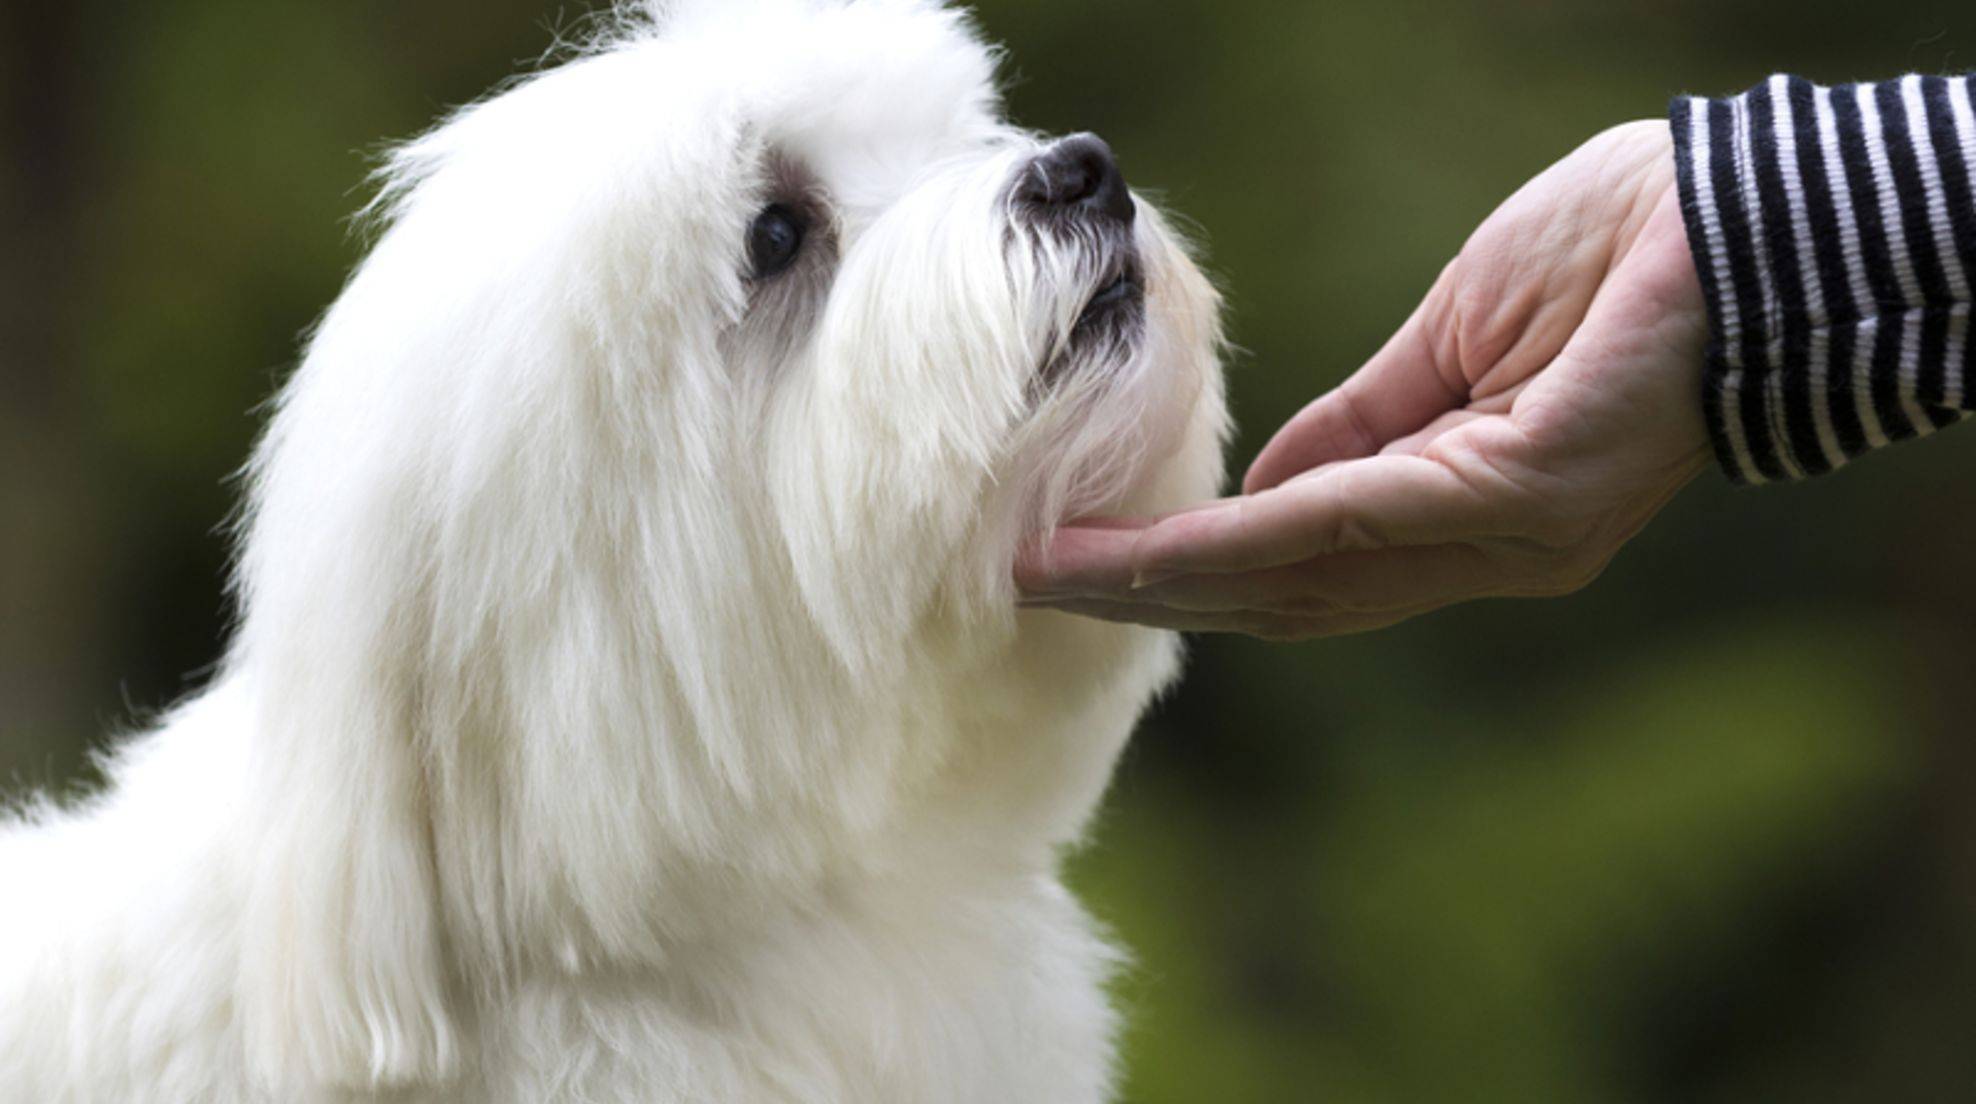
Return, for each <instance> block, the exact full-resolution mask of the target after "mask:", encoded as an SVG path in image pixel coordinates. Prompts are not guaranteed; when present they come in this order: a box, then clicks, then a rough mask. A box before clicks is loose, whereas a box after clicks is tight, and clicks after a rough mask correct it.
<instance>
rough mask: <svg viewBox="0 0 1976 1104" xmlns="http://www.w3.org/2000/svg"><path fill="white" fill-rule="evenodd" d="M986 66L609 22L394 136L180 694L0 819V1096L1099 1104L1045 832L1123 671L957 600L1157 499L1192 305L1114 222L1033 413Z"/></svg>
mask: <svg viewBox="0 0 1976 1104" xmlns="http://www.w3.org/2000/svg"><path fill="white" fill-rule="evenodd" d="M992 70H993V59H992V55H991V53H990V52H989V51H988V50H987V49H986V48H984V46H983V45H982V44H981V43H980V41H979V40H978V39H977V37H976V36H975V34H974V33H973V31H972V29H971V27H970V25H969V24H968V22H967V21H966V20H965V19H964V17H962V16H961V15H959V14H957V13H955V12H952V11H949V10H946V9H944V8H943V7H941V6H939V5H937V4H935V3H933V2H931V0H855V2H848V3H847V2H842V0H836V2H833V0H728V2H721V0H712V2H704V3H688V4H684V5H668V6H665V7H663V8H660V9H654V10H632V11H626V12H622V13H620V14H619V15H618V16H617V17H616V19H615V23H614V26H613V27H612V29H611V30H610V31H609V32H608V33H607V34H606V35H605V36H604V37H603V40H602V41H600V42H599V43H597V44H596V45H594V46H592V47H590V48H588V49H586V50H583V51H581V52H580V53H578V54H577V55H576V56H574V57H573V58H571V59H570V60H568V61H567V62H566V63H564V64H562V65H560V66H558V67H556V68H553V69H551V70H548V71H546V72H543V73H541V74H539V75H536V76H533V77H530V78H528V79H527V80H525V81H522V82H520V83H518V84H516V85H514V86H512V87H510V88H508V89H507V90H505V91H503V92H501V93H500V94H499V95H497V96H495V97H493V98H491V99H488V100H486V101H484V102H482V103H479V104H476V105H474V106H472V107H469V108H467V109H465V110H462V111H460V112H458V113H457V114H456V115H455V116H454V117H452V118H451V119H450V120H448V121H447V122H445V123H444V124H443V125H442V126H440V127H439V128H438V129H436V130H434V131H433V132H431V133H430V134H427V135H426V136H424V137H422V138H420V139H418V140H416V141H414V142H412V143H410V144H409V145H407V146H404V147H403V148H401V149H400V150H399V151H398V152H397V153H396V155H395V156H394V158H393V159H392V161H391V162H390V164H389V166H388V167H387V169H386V174H385V181H384V188H383V194H382V197H381V199H380V201H379V205H378V209H377V211H376V212H375V214H376V216H377V218H378V219H379V220H380V222H381V224H382V231H381V234H380V236H379V239H378V241H377V243H376V245H375V248H374V249H373V251H372V252H371V254H370V256H369V258H368V259H367V260H365V261H364V263H363V264H362V266H361V267H360V268H359V269H358V270H357V272H356V273H355V275H354V276H353V277H352V279H351V280H350V283H349V285H348V287H347V288H346V289H345V291H344V292H343V294H342V296H341V297H340V298H339V299H338V300H337V302H336V304H335V305H334V306H333V307H332V308H331V309H330V311H329V312H328V314H327V315H326V316H325V317H324V319H323V320H322V323H321V326H320V328H319V330H318V331H317V332H316V334H315V335H314V337H313V339H312V340H311V342H310V344H309V348H308V353H307V356H306V358H305V360H304V362H303V364H302V365H301V367H300V369H299V370H298V371H297V372H296V374H295V376H294V378H293V379H292V380H291V381H290V382H289V383H288V385H287V386H286V388H285V389H284V390H283V392H282V395H281V399H280V403H279V406H278V409H277V411H276V413H275V415H274V417H273V421H272V424H271V425H270V426H269V428H268V431H267V435H266V438H265V440H264V441H263V442H262V443H261V446H260V448H259V450H258V451H257V453H256V455H255V458H254V461H253V463H252V465H251V469H250V470H251V477H252V478H251V493H250V496H249V506H248V509H247V511H246V518H245V523H244V525H243V527H242V532H243V539H242V545H241V555H240V563H239V570H238V579H237V590H238V599H239V603H240V608H241V611H242V618H241V623H240V626H239V630H238V633H237V635H236V636H235V639H234V640H233V642H232V644H231V645H230V647H229V649H228V652H227V655H226V659H225V662H224V664H223V665H222V668H221V670H220V672H219V674H218V675H217V676H216V677H215V679H214V681H213V682H212V684H211V685H210V686H209V687H208V688H207V689H206V690H205V691H203V692H202V693H200V694H199V695H198V696H197V697H196V698H194V699H193V700H191V701H189V702H187V703H186V704H184V705H183V706H181V707H180V708H179V709H177V710H176V711H175V712H174V713H172V714H171V715H170V716H169V717H167V718H166V719H165V720H164V722H163V723H162V724H161V725H159V726H158V727H157V728H156V730H155V731H152V732H149V733H147V734H144V735H142V736H139V737H137V738H135V739H132V740H130V741H128V742H127V743H125V744H124V745H123V746H122V748H121V749H120V750H119V751H118V752H117V753H116V754H115V755H114V757H113V758H112V760H111V761H110V763H109V764H108V769H109V774H110V777H111V785H110V786H109V787H108V788H107V789H106V791H105V792H104V793H102V794H101V795H99V796H97V797H96V798H94V799H92V800H90V801H88V802H86V803H84V804H82V805H81V806H80V807H78V808H74V809H69V810H61V809H56V808H52V807H48V806H46V805H42V806H31V807H29V808H28V809H27V810H26V811H25V812H24V813H23V814H22V815H21V816H20V817H18V818H17V820H16V822H15V823H13V824H12V825H10V826H7V827H4V828H3V829H0V887H4V891H3V892H4V895H5V901H6V903H5V905H4V906H0V1099H3V1100H5V1101H9V1102H12V1101H22V1102H28V1101H32V1102H35V1104H51V1102H57V1101H106V1102H108V1101H114V1102H143V1101H168V1102H186V1101H200V1102H208V1101H211V1102H227V1101H282V1102H287V1101H307V1100H392V1101H475V1102H484V1101H494V1102H505V1101H514V1102H522V1101H548V1100H559V1101H560V1100H584V1101H632V1100H636V1101H647V1102H650V1101H677V1102H687V1101H703V1102H753V1101H790V1102H797V1101H800V1102H804V1104H819V1102H843V1104H869V1102H901V1104H905V1102H914V1104H918V1102H927V1101H981V1102H984V1104H986V1102H995V1104H1003V1102H1009V1101H1097V1100H1101V1099H1104V1098H1106V1097H1107V1095H1108V1092H1109V1086H1110V1080H1111V1069H1110V1064H1109V1063H1110V1045H1111V1044H1110V1036H1111V1033H1112V1029H1113V1018H1112V1015H1111V1013H1110V1012H1109V1010H1108V1008H1107V1004H1106V1000H1105V996H1104V993H1103V986H1104V982H1105V978H1106V974H1107V969H1108V965H1109V963H1110V962H1111V961H1112V952H1110V951H1109V950H1108V949H1107V947H1106V945H1105V943H1104V941H1103V939H1102V937H1101V935H1100V933H1099V932H1098V931H1097V929H1096V928H1095V926H1094V925H1093V923H1092V922H1091V921H1090V919H1089V918H1087V917H1086V916H1085V914H1084V913H1083V912H1082V911H1081V910H1080V909H1079V907H1078V905H1077V903H1076V902H1075V901H1074V900H1073V899H1072V898H1071V897H1070V896H1069V895H1068V894H1067V893H1066V892H1065V890H1064V888H1063V886H1062V885H1061V883H1060V882H1059V880H1058V875H1057V863H1058V855H1059V852H1060V850H1061V849H1062V848H1063V847H1064V846H1065V845H1066V844H1068V843H1070V842H1072V841H1074V840H1075V839H1076V838H1077V837H1078V835H1079V834H1080V832H1081V831H1082V830H1083V828H1084V826H1085V823H1086V821H1087V820H1088V818H1089V817H1090V814H1091V812H1092V809H1093V807H1094V806H1095V804H1096V803H1097V801H1098V799H1099V796H1100V794H1101V792H1102V790H1103V788H1104V785H1105V781H1106V778H1107V776H1108V774H1109V772H1110V769H1111V766H1112V764H1113V761H1114V759H1115V758H1116V756H1117V754H1118V752H1119V750H1120V747H1121V745H1122V744H1123V743H1124V741H1125V738H1126V736H1127V733H1128V731H1129V730H1130V729H1131V727H1132V725H1133V722H1134V720H1135V718H1136V716H1137V715H1138V713H1139V712H1140V710H1141V709H1142V708H1143V706H1144V705H1145V703H1146V702H1147V700H1148V698H1149V697H1150V696H1151V695H1152V694H1153V693H1155V692H1156V690H1157V689H1158V688H1159V687H1160V686H1161V685H1162V684H1163V683H1165V682H1166V681H1167V680H1168V679H1169V678H1170V677H1171V676H1172V675H1173V673H1174V671H1175V669H1176V665H1177V656H1178V652H1177V647H1176V642H1175V640H1174V639H1173V638H1172V637H1171V636H1169V635H1167V634H1162V633H1155V632H1151V631H1147V630H1140V629H1132V628H1123V627H1117V626H1109V625H1101V624H1097V623H1085V622H1081V621H1074V620H1072V619H1069V618H1064V617H1060V616H1058V615H1054V614H1046V613H1018V612H1016V610H1015V608H1014V604H1013V597H1014V596H1013V593H1012V589H1011V586H1010V583H1009V582H1008V574H1009V567H1010V564H1011V562H1012V560H1013V557H1014V554H1015V550H1016V547H1017V544H1018V542H1019V541H1020V540H1021V539H1022V538H1023V536H1024V535H1025V534H1026V533H1030V532H1033V531H1035V530H1037V529H1038V528H1042V527H1047V526H1049V525H1051V524H1054V523H1055V522H1057V521H1060V520H1062V519H1063V518H1065V517H1067V516H1070V515H1073V514H1076V513H1081V512H1087V511H1117V510H1123V511H1150V510H1156V509H1164V508H1170V507H1174V506H1178V505H1180V504H1183V503H1185V502H1187V501H1190V500H1194V499H1198V498H1201V497H1204V496H1206V495H1209V494H1211V493H1213V491H1214V490H1215V487H1216V484H1217V482H1218V481H1219V478H1220V460H1219V449H1220V439H1221V436H1222V433H1223V420H1224V415H1223V407H1222V399H1221V384H1220V376H1219V368H1218V365H1217V357H1218V351H1219V350H1218V335H1217V321H1216V312H1217V304H1216V300H1215V297H1214V295H1213V293H1212V291H1211V290H1210V288H1209V287H1208V286H1207V284H1206V283H1205V282H1204V281H1203V280H1202V278H1201V277H1200V275H1199V274H1198V272H1197V271H1196V270H1195V269H1194V267H1193V265H1192V264H1191V263H1190V261H1189V260H1188V258H1187V256H1186V254H1185V252H1184V250H1183V249H1182V247H1181V246H1180V245H1179V244H1178V242H1177V240H1176V238H1175V237H1174V236H1173V235H1172V234H1171V233H1170V232H1169V231H1168V230H1167V229H1166V228H1165V227H1164V225H1163V224H1162V222H1161V220H1160V219H1159V216H1158V215H1157V213H1156V212H1154V211H1152V210H1151V209H1150V208H1148V207H1146V206H1144V205H1143V204H1142V205H1141V215H1140V218H1139V219H1138V221H1137V224H1136V229H1135V231H1134V241H1135V244H1136V248H1137V250H1138V252H1139V255H1140V257H1141V260H1142V262H1143V265H1144V269H1145V273H1146V287H1147V303H1146V319H1145V325H1144V328H1143V331H1142V332H1141V333H1140V334H1139V336H1138V337H1137V338H1136V339H1134V340H1131V341H1129V342H1123V343H1119V344H1115V345H1112V346H1107V347H1103V348H1099V349H1096V350H1095V351H1088V352H1086V353H1083V354H1080V355H1076V356H1073V357H1072V359H1073V360H1074V361H1076V362H1075V363H1071V364H1069V365H1068V367H1067V368H1066V369H1065V370H1064V371H1063V372H1062V373H1060V374H1059V375H1058V376H1057V377H1056V378H1057V379H1058V381H1059V382H1058V383H1057V384H1056V385H1055V386H1053V387H1044V386H1039V383H1038V380H1039V372H1040V370H1041V368H1042V366H1043V365H1044V364H1045V363H1047V362H1050V361H1051V360H1052V358H1061V357H1065V356H1070V355H1071V352H1070V351H1069V349H1070V347H1069V346H1067V345H1066V344H1065V340H1066V338H1065V335H1066V333H1067V331H1068V328H1069V325H1070V322H1071V320H1072V319H1073V318H1074V317H1075V316H1076V314H1077V311H1078V310H1079V308H1080V306H1081V305H1082V303H1083V302H1084V301H1086V300H1087V299H1089V297H1090V296H1091V294H1092V293H1093V291H1094V290H1095V288H1096V286H1097V282H1098V280H1099V279H1100V273H1099V271H1098V267H1097V263H1096V261H1095V260H1094V258H1093V256H1092V255H1091V253H1090V251H1089V250H1087V249H1085V248H1083V247H1082V246H1081V245H1080V243H1079V242H1077V241H1074V240H1071V241H1058V240H1056V239H1053V238H1048V237H1047V236H1043V237H1038V236H1036V235H1030V234H1024V233H1021V232H1015V230H1016V228H1013V227H1012V223H1011V218H1012V217H1013V216H1012V214H1011V206H1010V203H1009V202H1008V199H1007V196H1008V189H1009V185H1010V182H1011V181H1012V180H1013V179H1014V178H1015V176H1016V174H1018V173H1020V172H1021V171H1023V169H1024V167H1025V166H1026V165H1027V163H1028V162H1029V160H1030V159H1031V158H1033V156H1034V155H1035V154H1036V152H1037V151H1038V150H1039V149H1040V148H1042V146H1041V142H1040V140H1039V139H1037V138H1035V137H1033V136H1031V135H1028V134H1025V133H1023V132H1020V131H1017V130H1015V129H1013V128H1011V127H1009V126H1008V125H1007V124H1005V123H1003V122H1002V121H1001V120H1000V118H999V116H998V107H997V102H996V98H995V94H994V91H993V84H992V80H993V71H992ZM791 173H793V174H795V175H796V176H797V177H798V178H800V179H801V180H803V181H805V182H806V186H807V187H809V188H810V189H811V191H812V192H813V193H814V194H816V195H817V196H819V197H821V200H822V202H823V204H824V205H825V209H826V210H827V211H828V212H829V216H830V219H829V221H830V223H831V226H830V227H829V228H828V234H827V243H826V237H822V236H819V235H818V234H816V233H813V235H812V237H813V239H814V240H813V242H812V245H814V246H816V248H814V249H812V248H810V247H807V246H806V256H805V259H804V261H802V262H799V264H814V267H812V268H810V269H807V270H804V271H803V272H800V273H799V272H794V271H792V273H791V274H790V278H791V279H795V280H798V281H807V282H806V283H805V282H798V283H792V284H787V285H786V286H784V287H783V288H782V290H780V291H765V290H763V289H762V288H760V287H752V286H751V285H750V282H749V281H748V280H747V279H746V269H747V264H746V259H745V258H746V247H745V234H746V230H747V227H748V226H749V224H750V222H751V220H752V219H753V217H754V215H755V212H756V211H757V210H758V209H759V208H760V207H761V205H762V203H763V198H764V196H765V195H768V194H770V193H771V192H772V191H773V190H774V189H775V188H776V187H779V186H780V185H779V184H778V182H777V181H778V174H783V175H788V174H791ZM826 244H827V245H828V247H827V248H826ZM810 254H815V255H814V256H811V255H810ZM778 296H780V298H778Z"/></svg>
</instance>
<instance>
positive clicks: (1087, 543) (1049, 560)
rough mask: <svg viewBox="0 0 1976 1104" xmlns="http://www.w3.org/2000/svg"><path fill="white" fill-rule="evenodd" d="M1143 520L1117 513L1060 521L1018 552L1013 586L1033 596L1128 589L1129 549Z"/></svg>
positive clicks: (1144, 523) (1129, 573)
mask: <svg viewBox="0 0 1976 1104" xmlns="http://www.w3.org/2000/svg"><path fill="white" fill-rule="evenodd" d="M1146 524H1147V523H1146V522H1144V521H1139V522H1128V521H1127V520H1126V519H1122V518H1121V519H1101V520H1100V521H1099V522H1098V523H1096V524H1093V523H1088V522H1079V523H1078V524H1076V525H1066V526H1063V527H1062V528H1059V529H1058V530H1057V531H1056V532H1055V533H1054V534H1051V536H1050V537H1049V538H1048V540H1047V541H1045V542H1044V543H1042V544H1041V545H1032V546H1030V547H1028V548H1027V549H1025V550H1024V551H1023V553H1022V554H1021V555H1020V556H1018V557H1017V559H1016V563H1015V585H1016V587H1017V589H1019V590H1021V591H1022V592H1023V593H1025V594H1032V595H1050V594H1084V593H1092V592H1100V591H1110V590H1119V591H1123V590H1128V589H1130V588H1131V585H1132V549H1133V546H1134V545H1136V544H1137V543H1138V540H1139V534H1140V533H1141V532H1142V531H1143V529H1142V528H1141V527H1143V526H1144V525H1146Z"/></svg>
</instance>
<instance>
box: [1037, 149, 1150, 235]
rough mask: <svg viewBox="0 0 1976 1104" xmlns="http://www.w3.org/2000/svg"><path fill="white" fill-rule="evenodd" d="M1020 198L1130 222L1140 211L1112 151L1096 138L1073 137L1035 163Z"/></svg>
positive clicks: (1063, 209) (1062, 208)
mask: <svg viewBox="0 0 1976 1104" xmlns="http://www.w3.org/2000/svg"><path fill="white" fill-rule="evenodd" d="M1017 195H1018V197H1019V198H1021V200H1022V201H1023V202H1024V203H1027V204H1029V205H1031V206H1033V207H1036V208H1043V209H1055V210H1061V211H1077V212H1087V213H1089V214H1091V215H1093V216H1096V217H1100V218H1105V219H1110V220H1112V221H1115V222H1118V223H1121V224H1128V225H1129V224H1130V223H1131V222H1132V215H1133V213H1134V210H1135V208H1134V207H1133V203H1132V193H1131V192H1129V191H1127V190H1126V188H1125V175H1124V174H1123V173H1121V172H1119V171H1118V161H1117V160H1116V159H1115V158H1113V157H1112V151H1111V147H1110V146H1108V145H1105V140H1104V139H1103V138H1100V137H1098V136H1097V135H1095V134H1073V135H1071V136H1070V137H1068V138H1065V139H1063V140H1062V141H1060V142H1058V143H1057V144H1056V145H1054V146H1051V147H1050V148H1049V149H1047V150H1045V151H1043V153H1042V154H1041V155H1040V156H1038V157H1037V158H1036V160H1034V161H1032V162H1030V165H1029V168H1028V170H1027V171H1025V172H1024V173H1023V180H1022V184H1021V185H1020V186H1019V187H1018V189H1017Z"/></svg>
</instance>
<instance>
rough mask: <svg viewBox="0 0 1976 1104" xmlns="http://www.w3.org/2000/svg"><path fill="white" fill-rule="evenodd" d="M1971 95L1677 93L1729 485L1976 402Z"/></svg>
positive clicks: (1800, 467)
mask: <svg viewBox="0 0 1976 1104" xmlns="http://www.w3.org/2000/svg"><path fill="white" fill-rule="evenodd" d="M1972 91H1973V90H1972V88H1971V78H1968V77H1953V78H1945V77H1920V76H1909V77H1903V78H1901V79H1899V80H1892V81H1885V82H1882V83H1878V84H1854V85H1839V86H1836V87H1829V88H1828V87H1824V86H1820V85H1814V84H1812V83H1810V82H1809V81H1805V80H1800V79H1798V78H1796V77H1787V76H1776V77H1772V78H1770V79H1769V80H1768V81H1765V82H1764V83H1763V84H1760V85H1758V86H1757V87H1755V88H1753V89H1751V90H1750V91H1748V92H1745V93H1743V94H1742V95H1740V96H1736V97H1734V98H1732V99H1702V98H1695V97H1686V96H1684V97H1680V98H1677V99H1676V100H1675V101H1674V102H1673V105H1672V107H1671V109H1670V116H1671V120H1672V123H1673V128H1674V148H1675V159H1676V170H1677V177H1678V179H1679V184H1680V190H1681V211H1682V215H1683V217H1684V218H1685V220H1686V222H1687V228H1688V244H1689V247H1690V248H1691V249H1692V250H1693V251H1694V255H1695V267H1696V270H1697V272H1698V273H1699V275H1700V277H1701V284H1702V291H1703V293H1704V295H1705V296H1706V298H1707V301H1708V314H1709V342H1708V362H1707V367H1706V369H1705V371H1704V374H1703V379H1704V385H1703V395H1702V401H1703V407H1704V411H1705V413H1706V415H1707V419H1708V426H1709V435H1710V437H1711V438H1712V440H1713V442H1714V445H1715V453H1716V456H1717V458H1718V459H1719V460H1720V461H1721V463H1722V466H1723V468H1724V469H1725V470H1726V471H1727V472H1728V473H1729V476H1730V478H1731V479H1734V480H1735V481H1737V482H1740V483H1766V482H1775V481H1780V480H1795V479H1804V478H1807V477H1809V476H1813V475H1820V474H1823V473H1825V472H1828V471H1831V470H1832V469H1834V468H1837V467H1839V466H1840V465H1842V464H1844V463H1846V462H1847V461H1848V460H1851V459H1852V458H1853V457H1855V456H1858V455H1860V454H1861V453H1864V452H1867V451H1870V450H1872V449H1876V448H1880V447H1882V446H1884V445H1887V444H1888V443H1890V442H1893V441H1900V440H1905V439H1907V438H1910V437H1918V436H1926V435H1927V434H1930V433H1933V432H1934V431H1935V430H1937V429H1940V428H1941V427H1943V426H1945V425H1948V424H1949V423H1951V422H1955V421H1958V420H1960V419H1961V418H1963V417H1965V416H1967V415H1968V413H1969V412H1970V411H1971V410H1976V396H1972V395H1971V394H1970V391H1969V387H1968V384H1969V382H1970V381H1971V379H1972V375H1976V372H1973V371H1972V369H1976V358H1972V355H1971V350H1972V348H1976V342H1973V341H1971V340H1970V337H1971V335H1970V332H1969V330H1970V326H1969V315H1970V284H1971V277H1972V274H1976V193H1972V191H1971V175H1972V169H1976V111H1973V110H1972V107H1971V93H1972Z"/></svg>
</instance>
